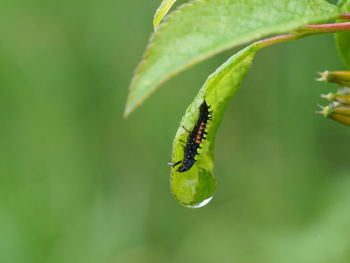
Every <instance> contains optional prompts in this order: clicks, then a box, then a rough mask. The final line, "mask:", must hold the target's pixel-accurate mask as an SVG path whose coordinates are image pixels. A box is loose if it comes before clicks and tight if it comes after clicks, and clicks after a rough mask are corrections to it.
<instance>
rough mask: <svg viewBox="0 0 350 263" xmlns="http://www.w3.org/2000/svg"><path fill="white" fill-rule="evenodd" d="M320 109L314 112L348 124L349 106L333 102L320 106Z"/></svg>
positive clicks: (349, 116) (349, 121)
mask: <svg viewBox="0 0 350 263" xmlns="http://www.w3.org/2000/svg"><path fill="white" fill-rule="evenodd" d="M320 108H321V111H318V112H316V113H318V114H322V115H323V116H324V117H327V118H330V119H332V120H335V121H337V122H339V123H342V124H344V125H347V126H350V106H344V105H341V104H340V103H337V102H334V103H331V104H330V105H328V106H325V107H323V106H320Z"/></svg>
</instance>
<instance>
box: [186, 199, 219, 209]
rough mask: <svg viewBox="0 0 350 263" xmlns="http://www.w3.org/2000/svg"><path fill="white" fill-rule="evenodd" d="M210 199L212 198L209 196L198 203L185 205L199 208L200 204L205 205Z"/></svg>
mask: <svg viewBox="0 0 350 263" xmlns="http://www.w3.org/2000/svg"><path fill="white" fill-rule="evenodd" d="M211 199H213V197H212V196H211V197H209V198H207V199H205V200H203V201H202V202H200V203H198V204H194V205H187V207H189V208H200V207H202V206H205V205H207V204H209V202H210V201H211Z"/></svg>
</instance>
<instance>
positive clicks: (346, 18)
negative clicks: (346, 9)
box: [339, 13, 350, 20]
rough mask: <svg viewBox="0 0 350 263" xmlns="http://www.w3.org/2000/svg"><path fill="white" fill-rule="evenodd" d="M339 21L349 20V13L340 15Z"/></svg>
mask: <svg viewBox="0 0 350 263" xmlns="http://www.w3.org/2000/svg"><path fill="white" fill-rule="evenodd" d="M339 19H344V20H350V13H344V14H341V15H340V16H339Z"/></svg>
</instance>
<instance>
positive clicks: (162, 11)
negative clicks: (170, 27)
mask: <svg viewBox="0 0 350 263" xmlns="http://www.w3.org/2000/svg"><path fill="white" fill-rule="evenodd" d="M175 2H176V0H163V1H162V3H161V4H160V6H159V7H158V9H157V11H156V13H155V14H154V18H153V28H154V31H156V30H157V27H158V25H159V24H160V22H161V21H162V19H163V18H164V16H165V15H166V14H167V13H168V12H169V10H170V8H171V7H172V6H173V4H174V3H175Z"/></svg>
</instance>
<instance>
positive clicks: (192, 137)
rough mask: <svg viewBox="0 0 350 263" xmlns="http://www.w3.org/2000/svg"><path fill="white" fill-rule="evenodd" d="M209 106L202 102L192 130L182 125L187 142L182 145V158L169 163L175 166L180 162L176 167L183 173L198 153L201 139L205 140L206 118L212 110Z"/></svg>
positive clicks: (209, 117)
mask: <svg viewBox="0 0 350 263" xmlns="http://www.w3.org/2000/svg"><path fill="white" fill-rule="evenodd" d="M209 108H210V106H208V104H207V103H206V101H205V100H204V102H203V103H202V104H201V106H200V107H199V117H198V120H197V123H196V125H195V126H194V128H193V130H192V131H189V130H187V129H186V128H185V127H183V126H182V127H183V128H184V129H185V130H186V131H187V132H188V133H189V135H188V138H187V143H186V146H185V147H184V158H183V160H181V161H178V162H175V163H170V164H169V165H171V166H173V167H175V166H177V165H178V164H180V163H181V166H180V167H179V168H178V169H177V171H178V172H180V173H183V172H186V171H188V170H189V169H190V168H191V167H192V166H193V164H194V162H195V161H196V160H195V159H194V157H195V156H196V155H198V154H199V153H198V149H200V148H201V147H200V144H201V142H202V140H205V139H206V137H204V135H206V134H207V132H206V131H205V128H206V126H207V123H208V120H211V119H212V113H213V112H212V111H210V110H209Z"/></svg>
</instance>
